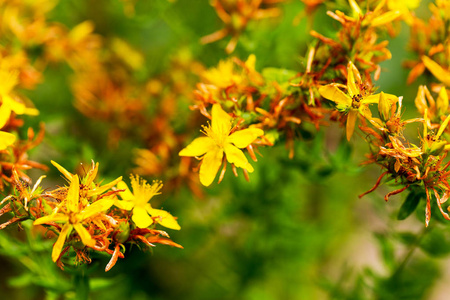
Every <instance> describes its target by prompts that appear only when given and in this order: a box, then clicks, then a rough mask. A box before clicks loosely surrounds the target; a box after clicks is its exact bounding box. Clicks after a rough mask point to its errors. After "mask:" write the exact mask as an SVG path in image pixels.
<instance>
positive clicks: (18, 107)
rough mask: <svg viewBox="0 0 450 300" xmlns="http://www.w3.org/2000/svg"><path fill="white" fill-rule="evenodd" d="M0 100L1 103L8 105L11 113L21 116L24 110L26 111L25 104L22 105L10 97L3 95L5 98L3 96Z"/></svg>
mask: <svg viewBox="0 0 450 300" xmlns="http://www.w3.org/2000/svg"><path fill="white" fill-rule="evenodd" d="M2 100H3V103H7V104H8V105H9V107H10V108H11V110H12V111H13V112H15V113H16V114H18V115H23V114H24V113H25V110H26V106H25V104H23V103H21V102H17V101H16V100H14V99H13V98H12V97H11V96H9V95H5V96H3V99H2Z"/></svg>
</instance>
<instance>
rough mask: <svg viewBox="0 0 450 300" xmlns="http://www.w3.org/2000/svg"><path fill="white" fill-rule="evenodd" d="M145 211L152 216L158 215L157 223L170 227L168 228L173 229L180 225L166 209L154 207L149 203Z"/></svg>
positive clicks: (178, 227)
mask: <svg viewBox="0 0 450 300" xmlns="http://www.w3.org/2000/svg"><path fill="white" fill-rule="evenodd" d="M147 212H148V213H149V214H150V215H151V216H152V217H159V218H158V219H157V222H158V224H161V225H162V226H164V227H167V228H170V229H175V230H180V229H181V227H180V225H178V222H177V220H175V218H174V217H173V216H172V215H171V214H170V213H168V212H167V211H165V210H162V209H154V208H152V207H151V206H150V205H149V206H148V207H147Z"/></svg>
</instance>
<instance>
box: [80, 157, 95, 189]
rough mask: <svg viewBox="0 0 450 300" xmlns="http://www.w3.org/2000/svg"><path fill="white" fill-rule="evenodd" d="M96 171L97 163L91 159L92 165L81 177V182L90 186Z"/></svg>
mask: <svg viewBox="0 0 450 300" xmlns="http://www.w3.org/2000/svg"><path fill="white" fill-rule="evenodd" d="M97 173H98V163H94V161H92V167H91V169H90V170H89V171H88V173H87V175H86V176H85V177H84V178H83V182H82V183H83V184H85V185H87V186H90V185H91V184H92V183H93V182H94V179H95V177H97Z"/></svg>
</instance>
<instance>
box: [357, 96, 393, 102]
mask: <svg viewBox="0 0 450 300" xmlns="http://www.w3.org/2000/svg"><path fill="white" fill-rule="evenodd" d="M388 96H389V95H388V94H384V97H386V98H387V97H388ZM378 101H380V94H373V95H369V96H367V97H364V99H363V100H361V103H366V104H370V103H378Z"/></svg>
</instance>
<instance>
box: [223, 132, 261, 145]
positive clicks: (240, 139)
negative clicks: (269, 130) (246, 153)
mask: <svg viewBox="0 0 450 300" xmlns="http://www.w3.org/2000/svg"><path fill="white" fill-rule="evenodd" d="M263 134H264V131H262V130H261V129H259V128H247V129H243V130H239V131H236V132H234V133H232V134H231V135H230V136H229V137H228V139H227V142H229V143H233V144H234V145H235V146H236V147H238V148H245V147H247V146H248V145H250V144H251V143H252V142H253V141H254V140H255V139H256V138H257V137H259V136H262V135H263Z"/></svg>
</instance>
